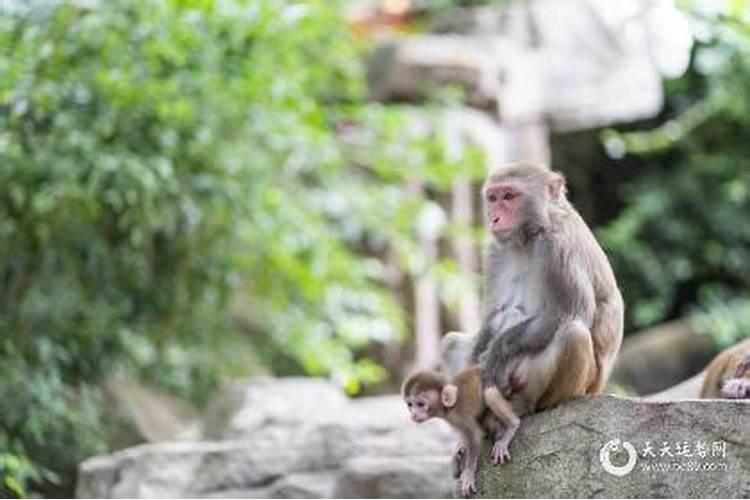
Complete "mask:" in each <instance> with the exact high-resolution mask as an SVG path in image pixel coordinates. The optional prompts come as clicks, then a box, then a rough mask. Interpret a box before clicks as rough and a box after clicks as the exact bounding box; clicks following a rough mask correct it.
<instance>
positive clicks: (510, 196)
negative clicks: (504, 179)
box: [503, 191, 519, 200]
mask: <svg viewBox="0 0 750 500" xmlns="http://www.w3.org/2000/svg"><path fill="white" fill-rule="evenodd" d="M518 196H519V194H518V193H514V192H512V191H508V192H507V193H505V194H504V195H503V200H512V199H513V198H517V197H518Z"/></svg>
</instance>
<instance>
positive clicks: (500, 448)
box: [492, 441, 510, 465]
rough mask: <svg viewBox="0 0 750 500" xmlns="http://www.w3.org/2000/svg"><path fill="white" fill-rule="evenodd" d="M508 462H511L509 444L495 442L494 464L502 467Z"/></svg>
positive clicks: (493, 449) (493, 450)
mask: <svg viewBox="0 0 750 500" xmlns="http://www.w3.org/2000/svg"><path fill="white" fill-rule="evenodd" d="M508 462H510V451H508V444H507V443H504V442H502V441H495V444H494V445H493V446H492V463H494V464H495V465H501V464H506V463H508Z"/></svg>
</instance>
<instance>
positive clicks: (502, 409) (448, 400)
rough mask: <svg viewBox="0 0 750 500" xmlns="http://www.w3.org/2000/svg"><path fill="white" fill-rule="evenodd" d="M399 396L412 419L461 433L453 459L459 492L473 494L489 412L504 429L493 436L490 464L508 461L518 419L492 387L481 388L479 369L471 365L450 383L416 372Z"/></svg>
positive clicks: (441, 376)
mask: <svg viewBox="0 0 750 500" xmlns="http://www.w3.org/2000/svg"><path fill="white" fill-rule="evenodd" d="M402 394H403V397H404V401H405V402H406V406H407V407H408V408H409V413H410V414H411V418H412V420H414V421H415V422H417V423H422V422H425V421H427V420H429V419H431V418H433V417H437V418H442V419H443V420H445V421H447V422H448V423H449V424H450V425H451V426H452V427H453V428H455V429H456V430H458V432H459V433H460V434H461V443H460V445H459V448H458V451H457V452H456V457H455V458H454V460H455V461H456V462H457V464H458V470H459V473H458V474H459V477H460V481H461V492H462V493H463V495H464V496H466V497H468V496H471V494H472V493H476V491H477V487H476V472H477V465H478V462H479V453H480V452H481V449H482V441H483V439H484V432H483V430H482V425H481V422H482V418H483V415H484V414H485V412H486V411H488V410H489V411H490V412H492V413H493V414H494V415H495V416H496V417H497V418H498V419H499V420H500V422H502V424H503V426H504V428H503V429H502V430H498V432H497V433H496V435H495V443H494V445H493V447H492V461H493V462H494V463H496V464H504V463H506V462H508V461H510V453H509V452H508V446H509V445H510V441H511V440H512V439H513V436H514V435H515V433H516V431H517V430H518V426H519V424H520V420H519V419H518V417H517V416H516V414H515V413H514V412H513V409H512V407H511V405H510V403H508V401H507V400H506V399H505V398H504V397H503V396H502V394H501V393H500V391H499V390H498V389H497V387H495V386H491V387H486V388H484V389H483V388H482V369H481V367H479V366H474V367H471V368H468V369H466V370H463V371H461V372H459V373H457V374H456V375H455V376H454V377H453V378H452V379H451V380H448V378H447V377H445V376H444V375H442V374H440V373H438V372H434V371H419V372H417V373H414V374H413V375H411V376H410V377H409V378H407V379H406V381H405V382H404V386H403V388H402Z"/></svg>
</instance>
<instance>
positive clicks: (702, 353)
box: [611, 320, 718, 398]
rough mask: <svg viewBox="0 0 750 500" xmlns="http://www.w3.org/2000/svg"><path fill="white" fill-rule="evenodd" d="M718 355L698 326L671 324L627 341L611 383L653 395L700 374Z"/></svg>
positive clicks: (637, 334)
mask: <svg viewBox="0 0 750 500" xmlns="http://www.w3.org/2000/svg"><path fill="white" fill-rule="evenodd" d="M717 352H718V348H717V346H716V344H715V342H714V341H713V339H712V337H711V336H710V335H707V334H705V333H703V332H701V331H699V330H697V329H696V327H695V323H694V322H692V321H689V320H677V321H670V322H669V323H664V324H663V325H659V326H656V327H653V328H649V329H648V330H644V331H642V332H638V333H636V334H635V335H631V336H628V337H627V338H626V339H625V342H624V343H623V345H622V349H620V354H619V355H618V357H617V363H616V364H615V367H614V370H613V372H612V379H611V382H612V383H614V384H620V385H623V386H625V387H626V388H629V389H632V390H634V391H635V392H636V393H637V394H638V395H645V394H652V393H655V392H657V391H661V390H664V389H666V388H668V387H671V386H673V385H675V384H677V383H679V382H681V381H683V380H685V379H687V378H689V377H692V376H693V375H695V374H697V373H698V372H699V371H700V370H702V369H703V368H705V366H706V365H707V364H708V363H709V361H711V358H713V357H714V356H715V355H716V353H717ZM693 397H695V398H697V397H698V393H696V394H695V395H694V396H693Z"/></svg>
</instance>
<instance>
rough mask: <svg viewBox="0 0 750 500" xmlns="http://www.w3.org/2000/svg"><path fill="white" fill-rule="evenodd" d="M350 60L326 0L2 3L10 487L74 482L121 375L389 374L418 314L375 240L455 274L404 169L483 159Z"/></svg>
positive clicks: (436, 183) (455, 171) (4, 389)
mask: <svg viewBox="0 0 750 500" xmlns="http://www.w3.org/2000/svg"><path fill="white" fill-rule="evenodd" d="M360 64H361V63H360V59H359V53H358V47H357V45H356V44H355V43H352V40H351V39H350V38H349V36H348V34H347V33H346V32H345V25H344V23H342V22H341V19H339V18H338V16H337V14H336V12H334V11H333V10H332V9H331V8H330V7H327V6H326V5H325V4H324V3H322V2H320V3H298V2H293V1H291V0H284V1H280V0H263V1H255V2H243V1H240V0H237V1H236V2H233V1H228V2H213V1H211V0H172V1H165V2H152V1H150V0H134V1H131V0H127V1H126V0H114V1H107V2H101V4H100V5H99V6H98V7H96V8H88V7H85V6H81V5H75V4H63V5H61V6H59V7H55V8H51V9H49V10H46V11H33V12H32V13H31V15H28V16H26V15H24V16H20V15H19V16H10V15H4V16H3V15H0V75H2V77H1V78H0V297H2V299H1V300H0V331H1V332H2V341H0V400H1V401H2V402H3V403H2V405H3V406H2V412H0V444H2V450H3V454H2V455H0V456H1V457H2V462H1V465H2V466H1V467H0V483H2V484H3V485H4V486H3V488H4V489H3V490H2V493H3V495H5V494H11V495H17V496H22V495H24V494H26V493H28V485H29V483H30V482H35V483H37V484H38V483H39V482H40V481H46V482H49V481H51V480H52V479H55V477H56V476H54V475H53V474H52V473H51V472H50V471H51V470H54V471H55V472H57V473H59V478H60V485H61V488H62V490H61V491H63V492H67V494H70V491H71V490H70V486H71V481H72V477H73V470H74V466H75V464H76V463H77V462H78V461H79V460H80V459H81V458H83V457H85V456H88V455H90V454H93V453H97V452H101V451H103V450H104V449H105V442H106V440H107V430H106V426H105V425H104V421H103V415H102V407H101V405H100V398H101V396H100V394H99V392H98V391H97V384H98V382H100V381H101V380H102V379H104V378H106V377H109V376H118V375H129V376H132V375H136V376H139V377H140V378H142V379H145V380H147V381H149V382H152V383H157V384H159V385H161V386H163V387H166V388H169V389H170V390H172V391H175V392H177V393H180V394H182V395H186V396H190V397H192V398H193V399H194V400H197V401H201V400H202V399H205V397H206V396H207V394H208V393H209V391H210V390H211V389H212V388H213V387H214V386H215V385H216V384H217V383H218V382H219V381H221V380H222V379H224V378H226V377H228V376H238V375H243V374H247V373H248V372H249V371H250V370H252V369H253V367H252V365H253V364H254V362H253V359H256V360H257V359H258V354H260V355H263V357H264V362H266V363H267V364H269V365H270V366H271V368H272V369H274V370H276V371H293V372H302V371H304V372H306V373H311V374H320V375H330V376H333V377H334V378H335V379H336V380H338V381H340V382H341V384H342V385H343V386H345V387H346V388H347V389H348V390H350V391H352V392H356V391H357V390H359V388H360V387H361V385H362V384H368V383H374V382H377V381H379V380H380V379H382V377H383V375H384V373H383V370H382V368H381V367H379V366H378V365H377V364H376V363H374V362H373V361H371V360H369V359H368V358H367V357H366V353H365V348H366V347H367V346H368V345H369V344H370V343H371V342H372V341H376V342H377V341H382V342H385V341H390V340H393V339H396V338H398V337H399V335H400V334H401V333H402V331H403V327H404V319H403V317H402V311H401V308H400V307H399V306H397V305H396V304H395V302H394V300H393V298H392V294H391V293H390V292H389V289H388V286H387V276H388V269H386V267H385V265H384V264H383V261H382V260H381V257H383V256H384V255H387V254H388V255H393V256H395V261H396V262H398V263H399V265H400V266H402V267H403V268H404V269H406V270H407V271H408V272H410V273H412V274H417V273H423V272H436V273H438V272H439V273H440V274H439V275H440V277H441V279H445V280H450V277H451V273H450V271H449V270H448V271H446V270H445V269H443V270H442V271H438V270H435V269H430V266H426V265H425V262H426V261H425V259H424V258H423V256H421V255H420V252H419V249H418V246H417V244H416V234H417V230H418V228H417V227H415V225H414V222H413V221H414V220H417V219H418V215H419V214H422V213H423V212H424V211H425V210H428V209H429V208H430V207H432V208H434V206H432V205H430V204H429V203H427V202H426V200H425V198H424V196H422V195H414V194H410V193H408V192H407V191H406V190H405V189H404V185H405V183H406V182H407V180H408V179H411V178H413V177H419V178H422V179H426V182H427V188H428V189H429V190H430V191H435V192H439V191H442V190H445V189H446V188H447V187H448V186H449V185H450V181H451V179H452V178H453V177H454V176H456V175H459V174H462V175H481V171H480V169H479V165H480V162H479V158H477V157H469V159H472V158H473V160H474V161H462V162H461V164H458V163H457V161H449V160H447V159H446V155H445V154H444V151H443V150H442V148H441V147H440V142H439V141H438V140H436V137H435V136H434V135H431V134H421V135H420V134H417V135H410V134H408V133H404V132H403V130H404V128H405V127H407V125H408V123H407V122H406V121H405V120H404V115H405V113H404V111H403V110H399V109H386V108H382V107H380V106H376V105H373V106H362V105H357V104H352V103H357V102H360V101H362V99H363V97H364V85H363V79H362V75H361V69H362V68H361V67H360ZM347 103H348V104H347ZM424 119H425V120H429V117H424ZM342 124H343V125H345V126H342ZM342 127H343V129H348V128H350V129H351V130H352V131H353V134H344V133H337V130H338V129H340V128H342ZM347 136H350V137H349V139H347ZM441 230H446V231H447V230H451V228H449V227H445V228H443V229H441ZM229 306H232V310H233V311H236V312H237V313H239V314H241V315H242V316H243V318H245V319H249V320H248V323H249V325H250V328H249V330H250V333H248V332H247V331H245V330H242V329H238V328H237V327H236V325H235V323H234V322H232V321H230V320H229V315H228V314H227V311H228V308H229Z"/></svg>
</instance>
